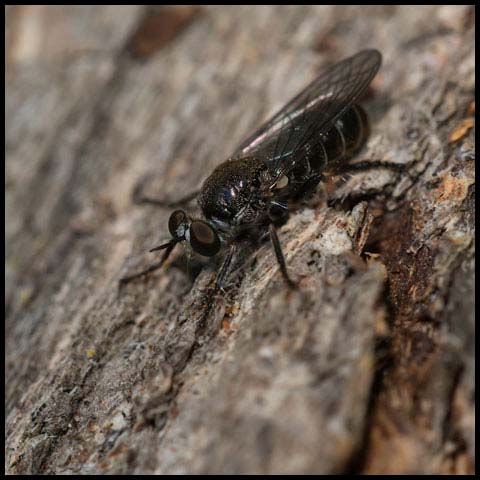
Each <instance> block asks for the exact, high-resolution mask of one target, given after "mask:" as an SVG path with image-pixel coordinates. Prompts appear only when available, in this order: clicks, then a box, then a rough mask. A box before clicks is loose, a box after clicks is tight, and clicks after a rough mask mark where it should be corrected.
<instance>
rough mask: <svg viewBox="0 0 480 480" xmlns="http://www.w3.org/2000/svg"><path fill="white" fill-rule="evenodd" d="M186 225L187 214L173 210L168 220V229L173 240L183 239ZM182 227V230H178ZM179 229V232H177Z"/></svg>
mask: <svg viewBox="0 0 480 480" xmlns="http://www.w3.org/2000/svg"><path fill="white" fill-rule="evenodd" d="M187 223H188V218H187V214H186V213H185V212H184V211H183V210H175V211H174V212H173V213H172V214H171V215H170V218H169V219H168V229H169V230H170V233H171V234H172V237H173V238H183V237H184V236H185V229H186V226H187ZM181 226H184V228H183V229H180V227H181ZM179 229H180V230H181V231H179Z"/></svg>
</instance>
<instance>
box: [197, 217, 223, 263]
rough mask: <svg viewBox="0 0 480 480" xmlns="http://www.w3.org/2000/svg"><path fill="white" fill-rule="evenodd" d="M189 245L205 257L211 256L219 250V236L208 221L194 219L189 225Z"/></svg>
mask: <svg viewBox="0 0 480 480" xmlns="http://www.w3.org/2000/svg"><path fill="white" fill-rule="evenodd" d="M190 245H191V246H192V248H193V250H194V251H195V252H197V253H199V254H200V255H204V256H205V257H213V256H214V255H216V254H217V253H218V251H219V250H220V238H219V237H218V235H217V232H216V231H215V230H214V229H213V227H211V226H210V225H209V224H208V223H206V222H202V221H201V220H195V221H194V222H192V224H191V225H190Z"/></svg>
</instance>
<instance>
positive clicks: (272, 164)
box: [233, 50, 382, 178]
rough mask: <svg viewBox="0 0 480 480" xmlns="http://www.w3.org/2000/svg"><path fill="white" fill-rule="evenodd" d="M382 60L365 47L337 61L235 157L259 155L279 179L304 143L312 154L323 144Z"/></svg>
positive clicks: (241, 147) (250, 139) (272, 119)
mask: <svg viewBox="0 0 480 480" xmlns="http://www.w3.org/2000/svg"><path fill="white" fill-rule="evenodd" d="M381 61H382V56H381V54H380V52H378V51H377V50H363V51H361V52H359V53H357V54H356V55H354V56H353V57H349V58H347V59H345V60H342V61H341V62H340V63H337V64H335V65H334V66H332V67H331V68H330V69H328V70H327V71H325V72H324V73H322V74H321V75H320V76H319V77H317V78H316V79H315V80H314V81H313V82H312V83H310V84H309V85H308V86H307V87H306V88H305V89H304V90H303V91H302V92H300V93H299V94H298V95H297V96H296V97H294V98H293V99H292V100H290V102H288V103H287V105H285V106H284V107H283V108H282V109H281V110H280V111H279V112H277V113H276V114H275V115H274V116H273V117H272V118H271V119H269V120H268V121H267V122H265V123H264V124H263V125H262V126H261V127H260V128H259V129H258V130H257V131H256V132H255V133H253V135H251V136H250V137H248V138H247V140H245V141H244V142H243V143H242V144H241V145H240V146H239V147H238V149H237V150H236V152H235V154H234V155H233V157H234V158H241V157H250V156H254V157H257V158H259V159H260V160H262V161H263V162H264V163H265V164H266V166H267V168H268V169H269V170H270V172H271V173H272V176H273V177H276V178H278V177H279V176H280V175H282V174H283V173H284V172H286V171H288V170H290V169H291V168H292V167H293V165H294V163H295V160H296V159H297V158H298V154H299V153H300V152H301V151H302V149H304V148H305V147H306V146H308V149H309V152H311V153H313V154H315V151H317V150H318V149H320V148H321V142H322V140H323V137H324V135H325V133H327V132H328V131H329V130H330V129H331V128H332V126H333V125H334V123H335V121H336V120H337V119H338V118H339V117H340V116H341V115H342V114H343V113H344V112H345V111H346V110H347V109H348V108H349V107H350V106H351V105H352V103H353V102H355V100H356V99H357V98H358V96H359V95H360V94H361V93H362V92H363V91H364V90H365V89H366V88H367V86H368V85H369V83H370V82H371V81H372V79H373V77H374V76H375V74H376V73H377V71H378V69H379V68H380V64H381Z"/></svg>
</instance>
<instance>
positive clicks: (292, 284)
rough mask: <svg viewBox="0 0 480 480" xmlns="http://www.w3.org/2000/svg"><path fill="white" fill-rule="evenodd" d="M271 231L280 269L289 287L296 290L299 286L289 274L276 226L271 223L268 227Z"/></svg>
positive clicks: (271, 238)
mask: <svg viewBox="0 0 480 480" xmlns="http://www.w3.org/2000/svg"><path fill="white" fill-rule="evenodd" d="M268 230H269V233H270V240H271V241H272V245H273V249H274V251H275V256H276V257H277V262H278V265H279V266H280V271H281V272H282V277H283V279H284V280H285V283H286V284H287V286H288V288H290V289H292V290H295V289H296V288H298V286H297V284H296V283H295V282H294V281H293V280H292V279H291V278H290V277H289V276H288V272H287V267H286V265H285V258H284V256H283V252H282V247H281V245H280V241H279V240H278V236H277V230H276V229H275V226H274V225H273V224H272V223H271V224H270V225H269V227H268Z"/></svg>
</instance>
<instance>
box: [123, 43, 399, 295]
mask: <svg viewBox="0 0 480 480" xmlns="http://www.w3.org/2000/svg"><path fill="white" fill-rule="evenodd" d="M381 58H382V57H381V54H380V52H378V51H377V50H364V51H361V52H359V53H357V54H356V55H354V56H352V57H350V58H347V59H345V60H343V61H341V62H340V63H337V64H336V65H334V66H332V67H331V68H329V69H328V70H326V71H325V72H323V73H322V74H321V75H320V76H319V77H317V78H316V79H315V80H314V81H313V82H312V83H310V84H309V85H308V86H307V87H306V88H305V89H304V90H303V91H302V92H300V93H299V94H298V95H297V96H296V97H294V98H293V99H292V100H290V102H288V103H287V105H285V106H284V107H283V108H282V109H281V110H280V111H279V112H278V113H276V114H275V115H273V117H272V118H271V119H269V120H268V121H267V122H266V123H265V124H263V125H262V126H261V127H260V128H259V129H258V130H257V131H255V132H254V133H253V134H252V135H251V136H250V137H248V138H247V139H246V140H245V141H244V142H243V143H242V144H241V145H240V146H239V147H238V148H237V150H236V151H235V153H234V154H233V155H232V156H231V158H229V159H228V160H227V161H226V162H224V163H222V164H221V165H219V166H218V167H217V168H216V169H215V170H214V171H213V172H212V174H211V175H210V176H209V177H208V178H207V179H206V180H205V182H204V183H203V185H202V187H201V189H200V191H198V192H194V193H192V194H190V195H188V196H186V197H185V198H182V199H181V200H178V201H177V202H170V203H169V202H165V201H161V200H156V199H153V198H149V197H146V196H144V195H143V194H141V193H140V192H139V191H138V189H137V191H136V193H135V194H134V197H135V199H136V202H137V203H149V204H155V205H160V206H168V207H175V206H181V205H186V204H187V203H188V202H189V201H191V200H193V199H195V198H196V199H197V201H198V203H199V206H200V208H201V210H202V213H203V216H204V218H202V219H199V218H192V217H190V216H189V215H188V214H187V213H186V212H185V211H184V210H175V211H174V212H173V213H172V214H171V216H170V219H169V221H168V229H169V231H170V234H171V235H172V238H171V240H170V241H168V242H167V243H164V244H163V245H160V246H158V247H155V248H152V249H151V250H150V251H151V252H154V251H157V250H164V253H163V256H162V258H161V260H160V261H159V262H158V263H155V264H154V265H152V266H151V267H149V268H148V269H146V270H144V271H142V272H140V273H136V274H134V275H130V276H128V277H124V278H122V279H121V282H122V283H126V282H129V281H130V280H133V279H135V278H138V277H141V276H143V275H145V274H147V273H149V272H152V271H153V270H156V269H158V268H160V267H161V266H162V265H163V264H164V262H165V261H166V260H167V258H168V256H169V255H170V253H171V252H172V250H173V249H174V248H175V246H176V245H177V244H178V243H181V242H188V243H189V244H190V245H191V247H192V249H193V251H194V252H196V253H199V254H200V255H203V256H206V257H213V256H214V255H217V254H218V253H219V252H220V251H222V250H226V251H227V253H226V255H225V257H224V260H223V263H222V266H221V267H220V269H219V271H218V273H217V277H216V280H215V285H214V288H213V291H214V292H218V290H219V289H220V288H221V287H222V285H223V283H224V281H225V278H226V277H227V274H228V272H229V268H230V266H231V263H232V259H233V258H234V256H235V252H236V250H237V248H238V245H239V244H240V243H241V241H242V240H244V239H248V238H250V239H252V238H254V237H255V238H257V239H258V238H262V237H264V236H266V235H267V234H268V235H269V236H270V240H271V242H272V246H273V249H274V252H275V255H276V258H277V261H278V264H279V267H280V271H281V273H282V276H283V279H284V280H285V282H286V284H287V286H288V287H290V288H295V287H296V283H295V282H294V281H293V280H291V278H290V276H289V275H288V272H287V268H286V266H285V260H284V256H283V253H282V248H281V245H280V241H279V239H278V236H277V232H276V226H278V225H281V224H282V223H284V222H285V221H286V220H287V219H288V216H289V213H290V210H289V208H290V205H291V204H292V203H293V202H295V201H299V200H302V199H305V198H306V197H307V196H309V195H310V194H312V193H313V191H314V190H315V188H316V186H317V185H318V183H319V182H320V181H321V180H322V179H323V178H324V176H327V175H337V174H341V173H344V172H346V171H361V170H366V169H369V168H372V167H374V168H379V167H380V168H382V167H383V168H391V166H392V164H390V163H387V162H380V161H376V162H360V163H356V164H352V165H351V164H349V163H348V160H349V159H350V158H351V157H352V156H353V154H354V153H355V152H356V151H358V150H359V148H360V147H361V146H362V145H363V144H364V142H365V140H366V138H367V136H368V122H367V116H366V114H365V112H364V110H363V109H362V108H361V107H360V106H359V105H357V104H356V103H355V102H356V100H357V99H358V97H359V95H361V94H362V92H364V91H365V89H366V88H367V86H368V85H369V84H370V82H371V81H372V79H373V77H374V76H375V75H376V73H377V71H378V69H379V67H380V64H381Z"/></svg>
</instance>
